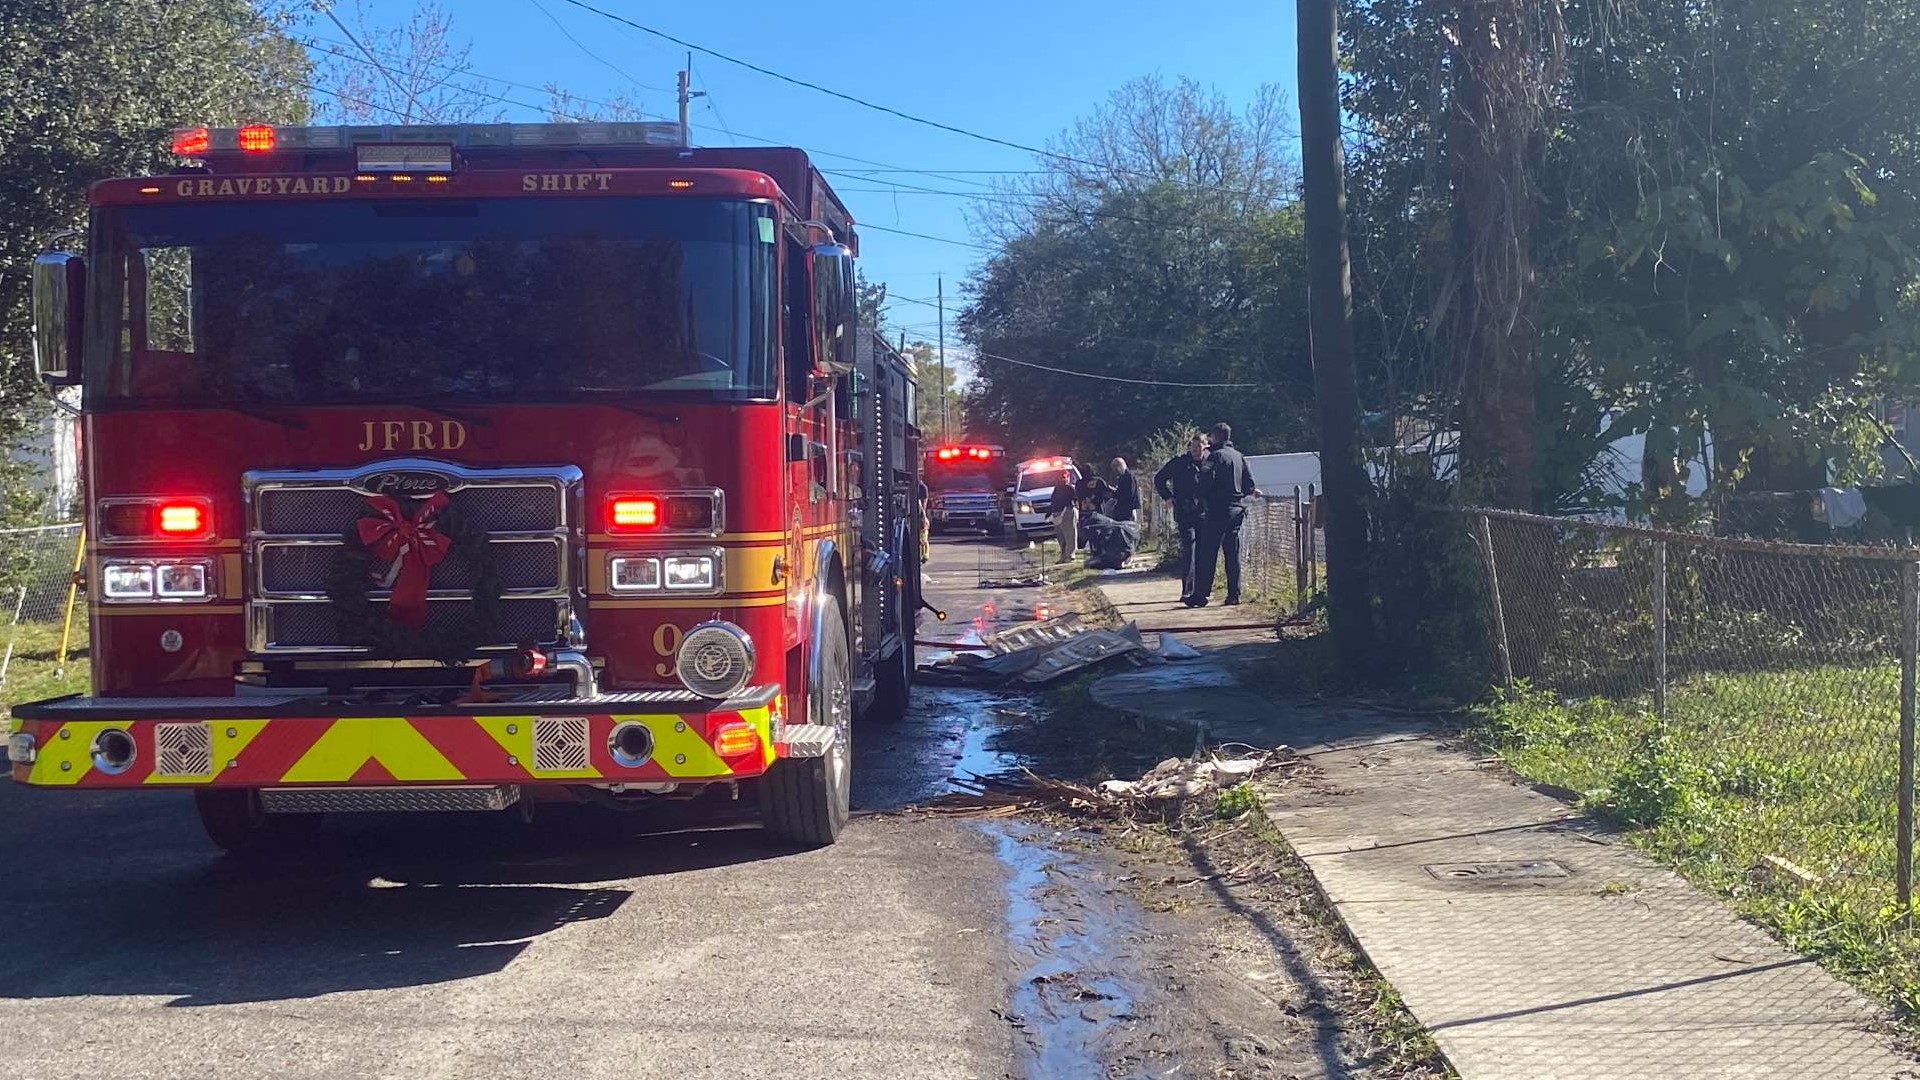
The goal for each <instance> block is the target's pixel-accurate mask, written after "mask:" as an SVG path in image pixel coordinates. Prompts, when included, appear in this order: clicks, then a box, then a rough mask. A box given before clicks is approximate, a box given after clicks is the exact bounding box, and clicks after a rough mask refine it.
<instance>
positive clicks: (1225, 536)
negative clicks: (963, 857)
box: [1186, 422, 1260, 607]
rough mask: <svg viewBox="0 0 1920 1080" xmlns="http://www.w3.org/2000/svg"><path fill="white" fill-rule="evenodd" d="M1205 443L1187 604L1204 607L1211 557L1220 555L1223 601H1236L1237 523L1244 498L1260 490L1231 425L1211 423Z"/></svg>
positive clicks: (1244, 513)
mask: <svg viewBox="0 0 1920 1080" xmlns="http://www.w3.org/2000/svg"><path fill="white" fill-rule="evenodd" d="M1207 442H1208V443H1210V444H1211V445H1212V447H1213V449H1212V452H1211V453H1209V454H1208V455H1207V475H1206V479H1205V482H1204V484H1203V485H1202V489H1201V491H1202V495H1201V502H1202V503H1203V504H1204V505H1205V509H1206V512H1205V515H1204V516H1203V517H1202V518H1201V523H1200V536H1199V541H1200V543H1199V552H1198V554H1197V555H1196V556H1195V564H1194V570H1193V576H1194V583H1193V593H1192V595H1190V596H1188V597H1187V599H1186V605H1187V606H1188V607H1206V606H1207V598H1208V597H1209V596H1211V595H1212V594H1213V560H1214V559H1215V557H1217V556H1218V555H1221V554H1225V555H1226V559H1227V603H1228V604H1229V605H1231V604H1238V603H1239V602H1240V523H1241V522H1242V521H1244V520H1246V516H1247V499H1249V498H1251V497H1252V496H1254V495H1258V494H1259V493H1260V489H1259V488H1257V487H1255V486H1254V484H1253V470H1252V469H1250V468H1248V467H1247V459H1246V457H1245V456H1244V455H1243V454H1241V453H1240V451H1239V450H1236V449H1234V446H1233V428H1232V427H1231V426H1229V425H1228V424H1226V423H1224V422H1222V423H1218V424H1215V425H1213V430H1212V431H1210V432H1208V433H1207Z"/></svg>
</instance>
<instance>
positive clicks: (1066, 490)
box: [1047, 474, 1080, 561]
mask: <svg viewBox="0 0 1920 1080" xmlns="http://www.w3.org/2000/svg"><path fill="white" fill-rule="evenodd" d="M1047 516H1048V517H1050V518H1052V519H1053V535H1054V537H1055V538H1056V539H1057V540H1059V541H1060V558H1061V559H1062V560H1063V561H1064V560H1067V559H1071V558H1073V556H1074V554H1075V553H1076V552H1077V551H1079V550H1080V489H1079V488H1078V487H1077V486H1076V485H1074V484H1070V483H1068V482H1067V477H1066V475H1065V474H1062V475H1061V477H1060V482H1059V483H1057V484H1055V485H1053V494H1052V495H1051V496H1049V497H1048V498H1047Z"/></svg>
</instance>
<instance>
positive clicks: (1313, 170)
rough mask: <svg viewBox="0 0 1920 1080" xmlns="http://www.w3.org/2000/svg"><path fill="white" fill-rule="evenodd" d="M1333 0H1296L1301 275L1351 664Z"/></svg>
mask: <svg viewBox="0 0 1920 1080" xmlns="http://www.w3.org/2000/svg"><path fill="white" fill-rule="evenodd" d="M1335 3H1336V0H1296V4H1297V7H1296V11H1297V13H1298V26H1299V41H1300V48H1299V57H1300V163H1301V167H1302V172H1303V173H1304V178H1305V182H1306V183H1305V187H1306V211H1307V221H1306V232H1307V280H1308V282H1309V283H1310V287H1311V297H1310V305H1309V307H1310V316H1311V326H1312V341H1313V345H1312V348H1313V389H1314V396H1315V398H1316V399H1318V401H1319V405H1320V478H1321V482H1322V483H1323V484H1324V485H1325V495H1324V496H1323V497H1324V498H1325V499H1326V535H1327V621H1328V625H1329V627H1330V628H1331V629H1332V631H1333V638H1334V645H1335V647H1336V648H1337V649H1338V650H1339V652H1340V655H1341V658H1342V659H1343V660H1344V661H1345V662H1346V664H1347V666H1348V667H1349V668H1351V669H1358V668H1359V666H1360V665H1361V664H1362V663H1363V662H1364V661H1365V659H1366V655H1367V650H1368V645H1369V643H1370V642H1371V641H1372V638H1373V623H1372V605H1371V604H1370V602H1369V598H1368V594H1367V581H1366V574H1367V521H1366V517H1365V515H1364V512H1363V510H1362V507H1361V502H1360V497H1361V493H1362V492H1363V491H1364V489H1365V485H1366V482H1367V481H1366V474H1365V472H1364V471H1363V470H1362V469H1361V466H1360V452H1359V447H1358V444H1357V442H1356V438H1357V435H1358V431H1357V429H1358V427H1359V421H1360V406H1359V393H1358V391H1357V390H1356V389H1355V385H1354V376H1353V283H1352V280H1351V277H1350V270H1349V267H1348V262H1347V187H1346V177H1345V170H1346V163H1345V160H1344V155H1343V152H1342V150H1341V145H1340V83H1339V74H1338V72H1339V59H1340V39H1339V31H1338V29H1337V25H1336V17H1335V9H1334V4H1335Z"/></svg>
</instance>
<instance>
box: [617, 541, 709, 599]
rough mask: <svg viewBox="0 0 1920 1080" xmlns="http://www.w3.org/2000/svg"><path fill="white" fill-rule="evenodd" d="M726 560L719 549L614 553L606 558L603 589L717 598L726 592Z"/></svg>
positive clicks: (629, 592) (620, 591)
mask: <svg viewBox="0 0 1920 1080" xmlns="http://www.w3.org/2000/svg"><path fill="white" fill-rule="evenodd" d="M726 557H727V553H726V552H725V551H723V550H721V549H720V548H701V549H698V550H695V551H660V552H640V551H621V552H616V553H614V554H612V555H609V556H607V589H608V591H610V592H615V593H622V594H632V593H659V592H671V593H684V594H686V595H689V596H713V595H717V594H718V593H720V592H721V591H723V590H724V589H725V588H726V577H727V564H726Z"/></svg>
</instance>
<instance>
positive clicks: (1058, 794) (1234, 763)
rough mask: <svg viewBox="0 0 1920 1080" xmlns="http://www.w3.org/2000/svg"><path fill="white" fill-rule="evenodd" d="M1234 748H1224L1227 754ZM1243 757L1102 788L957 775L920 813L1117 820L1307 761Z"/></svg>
mask: <svg viewBox="0 0 1920 1080" xmlns="http://www.w3.org/2000/svg"><path fill="white" fill-rule="evenodd" d="M1227 749H1229V748H1227V747H1222V750H1227ZM1231 749H1233V750H1238V751H1241V752H1239V753H1229V754H1221V753H1218V752H1216V753H1214V754H1211V755H1209V756H1208V757H1205V758H1197V759H1192V760H1188V759H1183V758H1168V759H1167V760H1165V761H1162V762H1161V763H1160V764H1158V765H1156V766H1154V767H1153V768H1152V769H1151V770H1150V771H1149V772H1148V773H1147V774H1146V775H1145V776H1142V777H1141V778H1140V779H1138V780H1108V781H1105V782H1103V783H1101V784H1099V785H1088V784H1081V783H1076V782H1074V781H1072V780H1062V779H1060V778H1058V777H1053V776H1042V775H1040V774H1039V773H1036V772H1034V771H1033V770H1032V769H1027V768H1021V769H1019V770H1017V771H1014V772H1006V773H999V774H996V775H992V776H967V777H957V778H955V779H954V780H953V784H954V786H955V787H957V788H960V789H961V790H959V791H954V792H950V793H948V794H946V795H941V796H939V797H938V798H935V799H933V800H932V801H930V802H928V803H927V804H926V805H924V806H922V807H921V808H920V809H922V810H925V811H927V812H929V813H935V814H945V815H951V816H959V817H1010V816H1012V815H1015V814H1022V813H1028V812H1032V811H1051V812H1055V813H1068V814H1073V815H1075V816H1081V817H1094V818H1118V817H1126V816H1130V815H1132V814H1133V813H1135V812H1137V811H1139V810H1143V809H1145V810H1166V809H1168V808H1170V807H1172V806H1174V805H1176V804H1178V803H1181V802H1184V801H1187V800H1189V799H1193V798H1195V797H1197V796H1200V795H1205V794H1208V793H1210V792H1213V791H1216V790H1218V789H1220V788H1227V787H1232V786H1233V785H1235V784H1238V783H1241V782H1243V781H1246V780H1249V779H1252V778H1253V777H1255V776H1259V775H1261V774H1263V773H1272V772H1280V773H1284V774H1286V775H1289V776H1291V775H1293V774H1295V773H1297V772H1299V771H1300V770H1301V769H1303V768H1305V767H1306V765H1305V763H1304V762H1303V761H1302V760H1301V759H1300V757H1299V756H1298V755H1296V754H1295V753H1294V752H1293V751H1292V750H1291V749H1289V748H1287V747H1285V746H1277V747H1274V748H1273V749H1271V750H1257V749H1254V748H1253V747H1248V746H1236V747H1232V748H1231Z"/></svg>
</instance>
